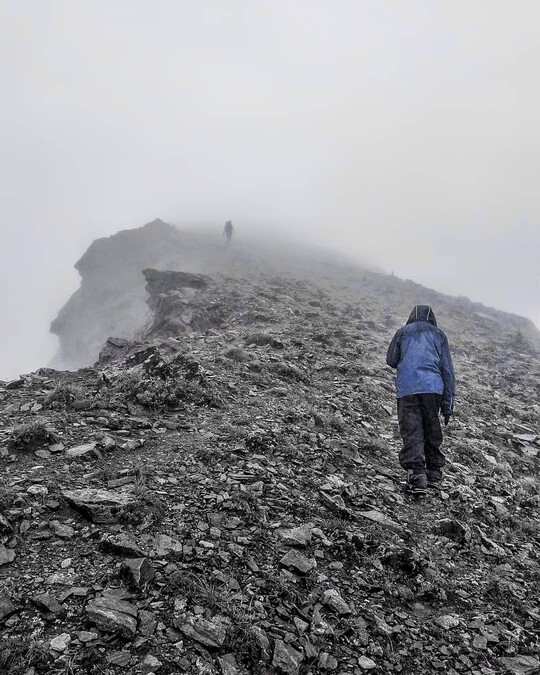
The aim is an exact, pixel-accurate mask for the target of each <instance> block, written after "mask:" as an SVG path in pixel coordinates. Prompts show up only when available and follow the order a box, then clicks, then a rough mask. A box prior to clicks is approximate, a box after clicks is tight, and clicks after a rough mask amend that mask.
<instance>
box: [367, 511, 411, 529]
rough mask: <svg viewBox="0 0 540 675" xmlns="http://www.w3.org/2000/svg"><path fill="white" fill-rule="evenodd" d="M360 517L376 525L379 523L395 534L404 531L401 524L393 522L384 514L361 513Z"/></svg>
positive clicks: (376, 512)
mask: <svg viewBox="0 0 540 675" xmlns="http://www.w3.org/2000/svg"><path fill="white" fill-rule="evenodd" d="M358 515H359V516H362V518H367V519H368V520H371V521H372V522H374V523H378V524H379V525H384V527H388V528H389V529H391V530H394V531H395V532H401V531H403V527H402V526H401V525H399V523H396V522H395V521H393V520H392V519H391V518H389V517H388V516H385V515H384V513H381V512H380V511H360V512H359V513H358Z"/></svg>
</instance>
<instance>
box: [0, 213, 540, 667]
mask: <svg viewBox="0 0 540 675" xmlns="http://www.w3.org/2000/svg"><path fill="white" fill-rule="evenodd" d="M141 230H143V232H141ZM141 230H135V231H132V232H131V233H130V232H127V233H121V235H116V237H117V238H116V239H115V238H114V237H113V238H111V239H110V240H102V241H100V242H96V243H95V244H93V245H92V247H91V249H90V251H89V253H87V254H86V256H85V257H83V259H82V261H83V262H82V263H80V264H79V270H80V271H81V273H82V277H83V278H82V285H81V292H78V295H77V296H76V297H75V299H73V298H72V300H70V302H69V303H68V306H67V307H66V308H65V309H64V310H63V311H62V312H61V314H60V317H59V319H57V320H56V322H55V324H54V329H55V330H56V331H57V332H58V333H59V334H60V336H61V341H62V344H61V353H62V354H61V358H64V359H66V360H69V359H75V356H76V355H77V344H79V345H80V354H79V357H80V360H81V365H84V366H85V367H82V368H80V369H79V370H76V371H65V370H64V371H62V370H54V369H51V368H42V369H40V370H38V371H36V372H34V373H31V374H28V375H23V376H21V377H20V378H19V379H18V380H15V381H12V382H3V383H0V408H1V417H0V462H1V465H2V471H1V473H0V673H6V674H14V675H23V674H24V675H38V674H51V675H52V674H60V673H62V674H67V673H74V674H77V675H78V674H79V673H90V674H93V675H98V674H99V675H113V674H117V673H118V674H119V673H129V674H133V675H136V674H137V675H138V674H145V675H149V674H150V673H156V674H157V675H167V674H172V673H179V674H180V673H187V674H193V675H195V674H202V673H204V674H208V675H214V674H215V675H220V674H221V675H248V674H250V673H254V674H256V675H272V674H276V675H281V674H288V675H308V674H309V673H312V674H315V673H335V674H336V675H345V674H346V673H347V674H348V673H351V674H354V675H359V674H361V673H364V672H371V673H380V674H383V673H402V674H410V675H413V674H415V675H416V674H426V675H427V674H429V675H432V674H433V673H441V674H444V675H446V674H451V675H455V674H456V673H458V674H467V675H469V674H470V675H488V674H489V675H492V674H493V673H500V674H504V673H506V674H509V675H533V674H535V673H536V674H537V673H540V657H539V654H540V576H539V572H540V566H539V563H540V552H539V551H540V549H539V544H540V517H539V512H538V508H539V506H540V484H539V478H538V470H539V467H540V458H539V453H540V423H539V418H540V404H539V401H540V396H539V393H540V385H539V382H540V352H539V346H540V336H539V334H538V332H537V331H536V329H535V328H534V327H533V326H532V324H530V323H529V322H527V321H526V320H525V319H521V318H519V317H514V316H512V315H508V314H505V313H502V312H498V311H496V310H491V309H489V308H485V307H483V306H481V305H478V304H475V303H472V302H470V301H468V300H466V299H463V298H449V297H447V296H443V295H442V294H439V293H436V292H435V291H429V290H428V289H423V288H422V287H420V286H418V285H416V284H413V283H412V282H408V281H401V280H399V279H396V278H395V277H392V276H387V275H383V274H380V273H377V272H374V271H366V270H359V269H357V268H354V266H347V265H345V264H344V265H343V266H342V267H340V266H339V264H338V263H337V262H335V261H334V262H332V263H331V264H330V263H329V262H328V261H326V262H325V263H324V265H323V264H322V263H321V261H320V259H319V263H320V264H319V263H318V264H317V265H316V266H314V265H313V264H307V263H306V264H305V265H304V267H303V268H302V267H300V266H298V265H296V264H293V263H292V262H291V259H290V258H289V259H288V262H287V261H286V262H285V263H283V259H281V260H282V268H281V269H280V273H279V274H276V273H270V272H269V265H270V263H271V260H270V262H269V258H268V256H266V258H265V265H266V266H265V265H262V266H258V265H257V264H256V262H254V258H253V257H252V256H250V255H249V252H248V251H247V249H241V248H240V247H239V249H237V250H236V251H234V250H232V248H233V247H234V246H235V244H236V242H234V241H233V243H232V245H231V248H230V249H228V248H225V247H224V246H221V248H219V247H218V246H217V245H216V246H215V248H214V249H212V255H213V256H216V257H217V256H218V252H219V251H220V252H221V253H220V254H223V256H228V260H229V263H227V264H230V269H225V268H226V267H227V264H225V263H223V269H221V270H219V269H218V267H219V266H218V265H217V264H216V265H214V266H212V265H208V266H207V268H205V266H204V264H203V262H204V256H205V255H206V256H208V255H209V254H208V251H207V250H206V248H205V247H204V246H202V245H201V248H200V250H199V249H197V247H196V245H195V243H194V235H193V237H191V239H190V238H189V237H187V236H186V237H184V235H182V233H178V232H177V231H176V230H175V229H174V228H173V229H171V226H167V225H165V224H164V223H158V224H157V225H156V224H150V226H146V228H141ZM141 238H142V241H143V243H142V246H143V248H144V250H145V251H146V254H145V255H142V254H141V252H140V251H141V249H140V246H141ZM188 240H189V242H190V244H189V246H188V249H189V251H188V252H187V253H186V252H185V251H184V254H185V255H186V256H188V257H189V258H190V260H191V261H192V264H191V265H185V268H184V269H181V267H180V265H181V256H180V255H176V254H174V251H178V250H180V249H182V246H183V245H184V244H185V242H186V241H188ZM119 242H120V243H119ZM122 242H123V244H122ZM167 242H168V243H167ZM171 242H175V244H174V245H175V246H176V245H178V248H176V249H174V246H173V245H172V244H171ZM120 244H122V246H124V247H125V249H122V246H121V245H120ZM164 249H167V250H168V251H169V253H170V256H169V262H171V258H175V261H172V262H175V264H174V265H173V264H170V265H168V266H164V263H163V259H162V258H163V256H162V254H163V250H164ZM173 249H174V250H173ZM121 250H124V257H123V258H122V256H121V255H119V253H118V251H121ZM182 250H183V249H182ZM186 250H187V249H186ZM239 250H240V251H241V254H240V253H239ZM205 251H206V252H205ZM197 252H199V253H200V255H199V253H197ZM173 254H174V255H173ZM196 254H197V255H196ZM175 256H176V257H175ZM235 256H236V257H235ZM152 257H153V261H152V260H149V259H148V258H152ZM158 259H161V260H158ZM179 260H180V262H179ZM195 260H197V263H196V264H195V262H193V261H195ZM309 260H311V261H312V262H313V261H314V260H315V254H313V256H312V258H311V259H309V256H308V263H309ZM137 261H138V269H137ZM241 261H243V263H242V264H240V263H241ZM158 263H159V264H158ZM315 267H316V269H315ZM115 269H116V270H117V278H115V276H114V270H115ZM226 272H229V273H228V274H227V273H226ZM133 279H135V282H134V283H133V286H131V283H132V281H133ZM83 289H84V292H82V291H83ZM106 291H108V292H106ZM99 298H101V299H102V304H101V305H100V303H99ZM420 302H427V303H429V304H432V305H433V306H434V308H435V311H436V313H437V317H438V320H439V325H440V326H441V327H442V328H443V330H445V332H446V333H447V335H448V338H449V342H450V345H451V348H452V352H453V356H454V363H455V368H456V375H457V385H458V399H457V403H456V415H455V417H454V418H453V420H452V421H451V423H450V425H449V426H448V427H447V429H446V430H445V442H444V446H443V447H444V450H445V452H446V454H447V457H448V465H447V471H446V477H445V482H444V485H443V488H442V490H441V491H436V492H430V493H428V495H427V497H426V498H425V499H423V500H420V501H419V500H416V499H414V498H413V497H410V496H408V495H407V494H405V493H404V492H403V485H402V483H403V476H402V473H403V472H402V470H401V469H400V467H399V465H398V462H397V452H398V450H399V446H400V441H399V434H398V429H397V419H396V415H395V393H394V385H393V371H391V369H390V368H388V367H387V366H386V363H385V356H386V349H387V346H388V343H389V341H390V339H391V337H392V335H393V334H394V331H395V330H396V328H397V327H398V326H399V325H401V324H402V323H403V322H404V320H405V318H406V316H408V312H409V311H410V308H411V306H412V305H413V304H415V303H420ZM143 305H144V307H143ZM81 312H82V317H81ZM77 317H79V319H77ZM99 322H101V323H100V324H99V325H98V323H99ZM111 327H112V328H113V329H114V330H111V331H110V332H109V333H108V334H106V335H103V331H105V330H107V328H111ZM85 332H86V333H87V334H88V342H87V343H85V341H84V336H85ZM94 352H95V355H94ZM98 354H99V358H98ZM59 358H60V357H59ZM94 359H97V361H96V362H95V363H93V360H94Z"/></svg>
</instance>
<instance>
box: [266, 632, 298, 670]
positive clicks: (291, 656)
mask: <svg viewBox="0 0 540 675" xmlns="http://www.w3.org/2000/svg"><path fill="white" fill-rule="evenodd" d="M303 660H304V655H303V654H302V652H299V651H298V650H297V649H295V648H294V647H291V645H288V644H286V643H285V642H283V640H276V643H275V645H274V656H273V658H272V665H273V666H274V668H277V669H278V670H279V671H280V672H282V673H287V675H297V673H298V671H299V669H300V665H301V663H302V661H303Z"/></svg>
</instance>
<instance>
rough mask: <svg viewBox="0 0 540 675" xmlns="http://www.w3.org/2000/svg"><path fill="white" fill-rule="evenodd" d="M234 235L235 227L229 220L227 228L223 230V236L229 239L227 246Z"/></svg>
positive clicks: (226, 224)
mask: <svg viewBox="0 0 540 675" xmlns="http://www.w3.org/2000/svg"><path fill="white" fill-rule="evenodd" d="M233 234H234V227H233V226H232V223H231V221H230V220H228V221H227V222H226V223H225V227H224V228H223V236H224V237H225V238H226V239H227V244H229V243H230V241H231V239H232V236H233Z"/></svg>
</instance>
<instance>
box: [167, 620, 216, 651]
mask: <svg viewBox="0 0 540 675" xmlns="http://www.w3.org/2000/svg"><path fill="white" fill-rule="evenodd" d="M177 627H178V628H179V629H180V630H181V631H182V633H184V635H186V636H187V637H190V638H192V639H193V640H196V641H197V642H200V643H201V644H202V645H205V646H206V647H213V648H216V649H217V648H219V647H221V646H222V645H223V643H224V642H225V637H226V635H227V629H226V627H225V626H224V625H223V623H222V622H221V621H220V620H219V619H214V620H212V621H208V620H207V619H203V618H202V617H199V616H189V617H187V619H186V620H185V621H183V622H179V624H178V625H177Z"/></svg>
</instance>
